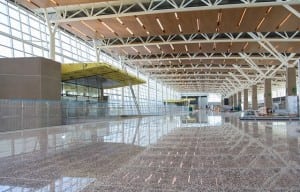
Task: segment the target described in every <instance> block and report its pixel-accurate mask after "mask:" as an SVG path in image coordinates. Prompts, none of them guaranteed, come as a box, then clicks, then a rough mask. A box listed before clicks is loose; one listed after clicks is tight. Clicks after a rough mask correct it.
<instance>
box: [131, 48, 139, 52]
mask: <svg viewBox="0 0 300 192" xmlns="http://www.w3.org/2000/svg"><path fill="white" fill-rule="evenodd" d="M131 49H133V50H134V51H135V52H137V53H139V51H138V50H137V49H136V48H134V47H131Z"/></svg>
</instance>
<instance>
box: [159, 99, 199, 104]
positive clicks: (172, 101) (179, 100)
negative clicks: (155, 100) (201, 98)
mask: <svg viewBox="0 0 300 192" xmlns="http://www.w3.org/2000/svg"><path fill="white" fill-rule="evenodd" d="M195 100H196V99H195V98H185V99H169V100H165V102H166V103H184V102H190V101H195Z"/></svg>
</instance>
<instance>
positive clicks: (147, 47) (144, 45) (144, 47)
mask: <svg viewBox="0 0 300 192" xmlns="http://www.w3.org/2000/svg"><path fill="white" fill-rule="evenodd" d="M144 48H145V49H146V50H147V51H148V52H149V53H150V54H152V52H151V50H150V49H149V48H148V47H146V46H145V45H144Z"/></svg>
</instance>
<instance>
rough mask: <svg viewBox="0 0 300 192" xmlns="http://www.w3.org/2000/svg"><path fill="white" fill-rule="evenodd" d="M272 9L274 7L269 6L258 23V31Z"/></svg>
mask: <svg viewBox="0 0 300 192" xmlns="http://www.w3.org/2000/svg"><path fill="white" fill-rule="evenodd" d="M271 10H272V7H269V8H268V10H267V11H266V13H265V16H264V17H263V18H262V19H261V20H260V22H259V23H258V25H257V26H256V28H255V31H257V30H258V29H259V28H260V27H261V25H262V24H263V22H264V21H265V19H266V16H267V15H268V14H269V13H270V12H271Z"/></svg>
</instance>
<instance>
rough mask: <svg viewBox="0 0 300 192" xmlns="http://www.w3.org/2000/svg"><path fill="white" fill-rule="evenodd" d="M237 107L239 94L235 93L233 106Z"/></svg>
mask: <svg viewBox="0 0 300 192" xmlns="http://www.w3.org/2000/svg"><path fill="white" fill-rule="evenodd" d="M236 107H237V94H234V95H233V108H236Z"/></svg>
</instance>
